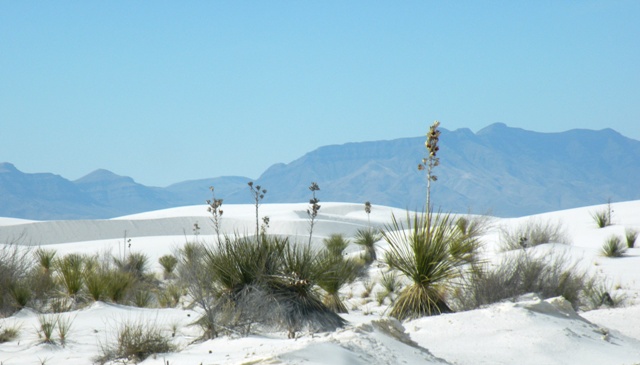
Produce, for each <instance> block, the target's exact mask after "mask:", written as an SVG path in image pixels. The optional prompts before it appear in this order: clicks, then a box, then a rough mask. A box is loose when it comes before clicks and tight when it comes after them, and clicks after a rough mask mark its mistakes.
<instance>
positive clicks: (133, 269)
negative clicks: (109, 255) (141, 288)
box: [113, 252, 149, 280]
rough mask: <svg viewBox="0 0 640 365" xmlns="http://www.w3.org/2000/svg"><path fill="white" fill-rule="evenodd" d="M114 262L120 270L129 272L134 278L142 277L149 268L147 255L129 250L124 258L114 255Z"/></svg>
mask: <svg viewBox="0 0 640 365" xmlns="http://www.w3.org/2000/svg"><path fill="white" fill-rule="evenodd" d="M113 261H114V263H115V264H116V266H117V267H118V269H120V271H123V272H127V273H130V274H131V275H133V276H134V277H135V278H136V279H139V280H142V279H144V277H145V275H146V273H147V271H148V269H149V256H147V255H146V254H144V253H142V252H131V253H129V254H128V255H127V256H126V257H125V258H124V259H119V258H116V257H114V258H113Z"/></svg>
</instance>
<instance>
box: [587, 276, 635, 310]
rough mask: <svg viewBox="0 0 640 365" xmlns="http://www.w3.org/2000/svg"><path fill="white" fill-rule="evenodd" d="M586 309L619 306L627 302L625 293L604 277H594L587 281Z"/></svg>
mask: <svg viewBox="0 0 640 365" xmlns="http://www.w3.org/2000/svg"><path fill="white" fill-rule="evenodd" d="M584 298H585V299H584V303H583V305H584V309H585V310H590V309H597V308H600V307H603V306H604V307H612V308H614V307H619V306H621V305H622V304H623V303H624V302H625V299H626V297H625V295H623V294H621V293H620V292H616V291H615V290H614V288H613V286H612V285H611V284H610V283H609V282H608V281H607V280H603V279H598V280H596V279H594V280H591V281H589V282H587V285H585V288H584Z"/></svg>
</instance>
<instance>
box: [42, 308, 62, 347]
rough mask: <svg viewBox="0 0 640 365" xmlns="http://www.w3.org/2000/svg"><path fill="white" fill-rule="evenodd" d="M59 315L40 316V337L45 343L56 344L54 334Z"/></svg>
mask: <svg viewBox="0 0 640 365" xmlns="http://www.w3.org/2000/svg"><path fill="white" fill-rule="evenodd" d="M59 318H60V317H59V316H58V315H50V314H49V315H45V314H41V315H39V316H38V325H39V326H38V336H39V337H40V338H41V339H42V342H43V343H49V344H54V343H55V342H54V340H53V333H54V330H55V328H56V325H57V324H58V319H59Z"/></svg>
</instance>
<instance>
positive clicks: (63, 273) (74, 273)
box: [55, 253, 85, 300]
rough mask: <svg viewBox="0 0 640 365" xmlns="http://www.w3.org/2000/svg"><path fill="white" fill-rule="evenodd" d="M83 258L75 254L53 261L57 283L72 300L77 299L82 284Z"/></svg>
mask: <svg viewBox="0 0 640 365" xmlns="http://www.w3.org/2000/svg"><path fill="white" fill-rule="evenodd" d="M84 261H85V258H84V257H83V256H82V255H80V254H76V253H72V254H68V255H66V256H64V257H62V258H61V259H58V260H56V261H55V267H56V273H57V274H58V275H57V278H58V283H59V284H60V285H61V286H62V287H63V288H64V292H65V294H66V295H68V296H69V297H70V298H73V299H74V300H77V299H78V295H79V294H80V290H82V286H83V282H84V267H83V266H84Z"/></svg>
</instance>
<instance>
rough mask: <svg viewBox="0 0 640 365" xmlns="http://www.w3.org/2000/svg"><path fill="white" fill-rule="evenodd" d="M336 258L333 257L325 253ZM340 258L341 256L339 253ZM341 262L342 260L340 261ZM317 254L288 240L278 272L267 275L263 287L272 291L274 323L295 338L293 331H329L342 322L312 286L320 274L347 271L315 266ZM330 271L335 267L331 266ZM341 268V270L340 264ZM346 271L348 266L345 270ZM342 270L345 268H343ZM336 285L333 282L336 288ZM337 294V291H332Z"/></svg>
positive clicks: (341, 324)
mask: <svg viewBox="0 0 640 365" xmlns="http://www.w3.org/2000/svg"><path fill="white" fill-rule="evenodd" d="M329 257H333V259H335V260H337V257H336V256H334V255H333V253H332V254H329ZM340 258H341V259H342V257H341V256H340ZM343 262H344V261H343ZM319 264H321V260H319V257H318V253H317V252H316V251H314V250H313V249H312V248H311V245H306V246H299V245H296V244H291V243H289V242H288V241H287V242H286V244H285V245H284V249H283V261H282V265H281V267H280V268H279V269H278V272H279V275H275V276H269V277H268V278H269V280H268V283H267V286H268V288H269V292H271V293H272V295H273V298H274V299H275V300H274V308H273V309H271V310H270V311H273V310H275V311H276V313H279V316H277V317H276V318H275V320H276V321H275V325H276V326H279V327H285V328H286V329H287V331H288V334H289V338H295V334H296V332H297V331H300V330H302V329H303V328H308V329H310V330H312V331H333V330H335V329H336V328H339V327H342V326H343V325H344V324H345V321H344V320H343V319H342V318H341V317H340V316H338V315H337V314H336V312H335V311H333V310H331V309H330V308H328V307H327V306H326V305H325V304H324V303H323V302H322V301H321V300H320V298H319V296H318V293H317V291H316V290H315V289H314V286H315V284H316V283H317V282H318V281H319V280H320V277H321V276H324V278H325V279H326V278H327V277H332V276H333V277H336V275H340V274H345V275H349V274H348V273H347V272H337V271H334V272H328V271H326V267H324V266H321V265H319ZM333 269H334V270H339V268H338V267H334V268H333ZM342 270H345V269H344V267H343V268H342ZM346 270H348V269H346ZM346 270H345V271H346ZM339 286H340V285H337V287H338V289H339ZM335 295H336V296H337V292H336V293H335Z"/></svg>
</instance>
